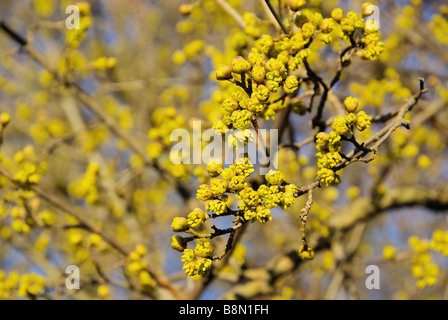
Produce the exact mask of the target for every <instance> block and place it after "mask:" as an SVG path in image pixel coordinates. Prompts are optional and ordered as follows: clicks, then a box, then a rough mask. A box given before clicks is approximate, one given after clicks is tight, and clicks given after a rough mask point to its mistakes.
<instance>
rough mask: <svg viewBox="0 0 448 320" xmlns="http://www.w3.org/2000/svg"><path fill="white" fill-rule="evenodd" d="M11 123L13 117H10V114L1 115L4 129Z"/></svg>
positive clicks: (0, 119) (0, 118) (0, 120)
mask: <svg viewBox="0 0 448 320" xmlns="http://www.w3.org/2000/svg"><path fill="white" fill-rule="evenodd" d="M9 121H11V117H10V116H9V114H7V113H2V114H0V124H1V125H2V126H3V127H6V126H7V125H8V123H9Z"/></svg>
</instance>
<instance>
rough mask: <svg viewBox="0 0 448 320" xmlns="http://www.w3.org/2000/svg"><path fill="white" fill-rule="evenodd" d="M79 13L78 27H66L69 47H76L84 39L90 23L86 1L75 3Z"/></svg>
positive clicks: (90, 17) (90, 18)
mask: <svg viewBox="0 0 448 320" xmlns="http://www.w3.org/2000/svg"><path fill="white" fill-rule="evenodd" d="M76 5H77V6H78V9H79V13H80V19H79V20H80V21H79V29H77V28H73V29H67V33H66V41H67V44H68V45H69V46H70V48H74V49H76V48H78V47H79V46H80V45H81V43H82V42H83V41H84V40H85V38H86V36H87V35H86V34H87V30H88V29H89V28H90V26H91V25H92V14H91V11H90V4H89V3H88V2H78V3H77V4H76Z"/></svg>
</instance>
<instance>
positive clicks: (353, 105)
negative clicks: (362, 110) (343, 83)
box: [344, 97, 358, 113]
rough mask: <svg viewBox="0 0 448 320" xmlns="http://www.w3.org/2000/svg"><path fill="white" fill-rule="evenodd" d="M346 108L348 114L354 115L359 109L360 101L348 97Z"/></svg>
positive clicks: (345, 102)
mask: <svg viewBox="0 0 448 320" xmlns="http://www.w3.org/2000/svg"><path fill="white" fill-rule="evenodd" d="M344 106H345V110H346V111H347V112H348V113H353V112H355V111H356V109H358V99H356V98H354V97H347V98H345V100H344Z"/></svg>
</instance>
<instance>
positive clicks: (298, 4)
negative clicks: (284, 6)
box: [289, 0, 306, 11]
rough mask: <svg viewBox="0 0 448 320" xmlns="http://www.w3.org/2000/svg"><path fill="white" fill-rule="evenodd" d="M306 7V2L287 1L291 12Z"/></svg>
mask: <svg viewBox="0 0 448 320" xmlns="http://www.w3.org/2000/svg"><path fill="white" fill-rule="evenodd" d="M305 5H306V0H289V8H290V9H291V10H292V11H299V10H300V9H302V8H303V7H304V6H305Z"/></svg>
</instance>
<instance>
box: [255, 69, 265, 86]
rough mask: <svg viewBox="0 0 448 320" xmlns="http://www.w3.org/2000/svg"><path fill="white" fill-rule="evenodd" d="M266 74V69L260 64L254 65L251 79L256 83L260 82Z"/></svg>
mask: <svg viewBox="0 0 448 320" xmlns="http://www.w3.org/2000/svg"><path fill="white" fill-rule="evenodd" d="M265 76H266V70H265V69H264V67H262V66H254V68H253V69H252V79H254V81H255V82H257V83H262V82H263V80H264V77H265Z"/></svg>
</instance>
